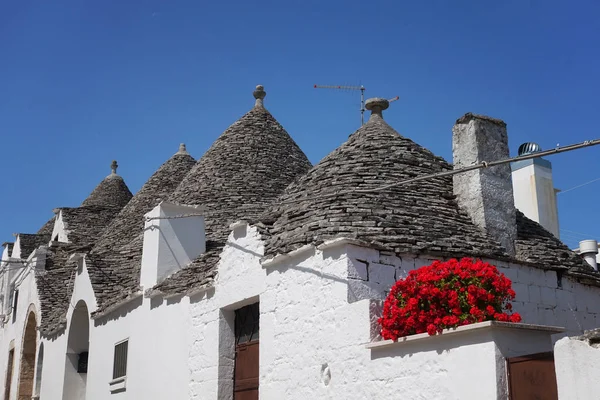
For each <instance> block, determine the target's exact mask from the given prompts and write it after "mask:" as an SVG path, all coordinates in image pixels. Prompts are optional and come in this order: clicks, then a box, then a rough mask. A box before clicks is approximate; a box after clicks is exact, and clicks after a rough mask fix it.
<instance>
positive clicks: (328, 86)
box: [314, 85, 400, 125]
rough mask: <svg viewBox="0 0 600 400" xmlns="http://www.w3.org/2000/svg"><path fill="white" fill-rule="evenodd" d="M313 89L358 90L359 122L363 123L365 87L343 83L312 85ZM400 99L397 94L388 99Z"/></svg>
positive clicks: (390, 100) (391, 100)
mask: <svg viewBox="0 0 600 400" xmlns="http://www.w3.org/2000/svg"><path fill="white" fill-rule="evenodd" d="M314 88H315V89H336V90H356V91H358V90H360V124H361V125H364V124H365V87H364V86H363V85H360V86H344V85H314ZM398 99H400V97H399V96H396V97H394V98H391V99H389V100H388V101H389V102H390V103H391V102H393V101H396V100H398Z"/></svg>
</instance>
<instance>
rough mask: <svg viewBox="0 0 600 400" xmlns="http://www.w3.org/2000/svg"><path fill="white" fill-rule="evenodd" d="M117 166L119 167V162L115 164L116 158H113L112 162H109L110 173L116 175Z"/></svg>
mask: <svg viewBox="0 0 600 400" xmlns="http://www.w3.org/2000/svg"><path fill="white" fill-rule="evenodd" d="M117 168H119V164H117V160H113V162H112V163H111V164H110V170H111V173H110V174H111V175H116V174H117Z"/></svg>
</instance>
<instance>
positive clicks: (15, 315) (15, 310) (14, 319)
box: [12, 290, 19, 324]
mask: <svg viewBox="0 0 600 400" xmlns="http://www.w3.org/2000/svg"><path fill="white" fill-rule="evenodd" d="M18 304H19V291H18V290H15V296H14V299H13V307H12V322H13V324H14V323H15V321H16V320H17V305H18Z"/></svg>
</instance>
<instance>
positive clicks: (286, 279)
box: [189, 227, 600, 399]
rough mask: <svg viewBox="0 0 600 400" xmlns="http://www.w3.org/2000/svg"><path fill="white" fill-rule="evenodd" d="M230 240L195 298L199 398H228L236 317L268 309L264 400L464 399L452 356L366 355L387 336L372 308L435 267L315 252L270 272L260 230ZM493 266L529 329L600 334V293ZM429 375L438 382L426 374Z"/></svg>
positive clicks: (193, 365)
mask: <svg viewBox="0 0 600 400" xmlns="http://www.w3.org/2000/svg"><path fill="white" fill-rule="evenodd" d="M229 241H230V243H229V244H228V245H227V246H226V248H225V250H224V252H223V255H222V258H221V262H220V264H219V275H218V278H217V282H216V286H215V289H214V290H211V291H210V292H208V293H206V294H205V295H203V296H199V297H198V298H196V299H192V304H191V307H190V311H191V314H192V325H193V335H194V337H193V345H192V348H191V351H190V370H191V374H192V375H191V376H192V382H191V385H190V395H189V397H190V398H193V399H203V398H217V396H219V398H228V397H227V396H229V395H230V393H231V390H232V389H231V384H232V381H231V377H232V375H233V361H232V358H233V354H232V353H231V349H232V348H233V343H232V329H233V310H235V309H237V308H239V307H241V306H243V305H245V304H250V303H253V302H255V301H259V300H260V318H261V319H260V395H261V398H265V399H271V398H286V399H295V398H298V399H300V398H305V397H307V396H311V397H314V398H332V399H333V398H373V396H377V397H381V396H392V397H393V396H394V395H395V394H396V393H398V391H399V390H401V391H404V390H409V389H410V387H413V388H414V389H410V390H413V396H416V397H412V398H425V397H419V395H418V393H426V394H427V396H428V397H426V398H460V395H458V394H457V393H458V392H456V391H454V389H451V388H452V387H454V386H453V385H454V384H455V383H456V381H457V379H458V378H456V377H454V378H451V379H447V378H448V376H447V374H446V372H445V371H446V370H447V367H446V366H445V364H444V363H445V362H446V361H444V360H446V358H445V357H446V356H444V355H443V354H440V352H429V353H428V352H427V351H425V350H423V349H421V350H423V351H425V353H426V354H424V355H423V358H421V356H419V357H412V356H409V355H407V356H400V357H380V358H377V357H373V355H372V353H371V352H370V351H368V350H366V349H365V348H364V345H365V344H366V343H368V342H369V341H371V340H372V339H373V338H374V337H375V336H376V332H377V329H378V326H377V323H376V317H374V316H373V310H372V302H371V301H369V300H367V299H383V298H385V296H386V295H387V293H388V292H389V289H390V287H391V285H392V284H393V283H394V282H395V281H396V279H398V278H399V277H403V276H405V275H406V274H407V271H408V270H410V269H414V268H418V267H420V266H422V265H427V264H430V263H431V261H432V260H433V259H425V258H420V257H415V256H411V255H406V256H404V257H396V256H393V255H391V254H385V253H380V252H379V251H376V250H373V249H366V248H362V247H357V246H353V245H348V244H346V245H341V246H338V247H331V248H328V249H322V250H319V249H315V248H310V247H307V248H306V250H305V251H303V252H299V253H297V254H296V255H295V256H293V257H288V258H287V259H286V258H284V259H282V261H281V262H280V263H279V264H277V265H274V266H271V267H267V268H264V267H262V266H261V264H260V262H259V259H260V257H261V256H262V254H263V245H262V242H261V241H260V239H259V237H258V233H257V232H256V230H255V228H253V227H247V228H238V230H237V231H235V232H234V233H232V234H231V235H230V237H229ZM492 263H494V264H495V265H497V266H498V267H499V268H500V269H501V271H502V272H503V273H505V274H506V275H507V276H508V277H509V278H510V279H511V280H512V281H513V282H514V288H515V290H516V292H517V300H516V302H515V309H516V311H518V312H520V313H521V314H522V316H523V319H524V322H525V323H529V324H542V325H554V326H565V327H566V328H568V329H569V331H570V332H577V333H581V331H582V330H583V329H589V328H592V327H595V326H596V323H597V322H596V313H597V311H596V309H595V308H594V307H595V305H596V304H600V301H599V300H600V290H598V289H596V288H593V287H587V286H585V285H580V284H578V283H576V282H573V281H571V280H570V279H569V278H567V277H562V279H561V281H560V286H559V280H558V277H557V275H556V273H555V272H552V271H542V270H539V269H534V268H530V267H527V266H523V265H517V264H510V265H509V264H507V263H501V262H493V261H492ZM575 298H576V299H577V300H575ZM592 303H593V304H594V305H592ZM472 345H473V346H474V345H475V344H473V343H471V344H469V343H463V344H462V345H460V346H455V347H453V348H455V349H460V353H461V354H465V355H467V354H470V353H469V351H470V350H469V351H467V350H466V348H471V347H470V346H472ZM449 346H450V347H452V345H449ZM463 346H466V348H465V349H463ZM463 350H464V353H463ZM474 351H483V350H482V349H476V350H474ZM416 352H417V351H415V353H416ZM457 357H458V356H457ZM466 357H467V358H465V360H468V359H469V357H471V356H466ZM451 359H452V357H450V358H448V360H451ZM427 360H429V361H427ZM452 362H453V363H454V362H457V361H456V359H454V360H453V361H452ZM466 364H468V362H467V361H465V364H464V365H466ZM390 371H393V372H390ZM423 371H428V373H427V374H425V375H420V374H422V373H423ZM445 374H446V375H445ZM417 376H435V377H436V379H440V380H442V381H444V382H446V383H441V384H440V386H439V387H437V389H435V391H434V392H432V391H431V390H429V389H427V388H428V387H430V381H429V380H427V381H423V382H421V383H419V384H417V385H416V387H415V383H414V381H415V379H416V377H417ZM408 382H410V385H409V384H408ZM432 390H433V389H432ZM386 391H389V393H388V392H386ZM407 393H408V392H407ZM444 396H447V397H444ZM408 398H410V396H409V397H408ZM482 398H483V397H482Z"/></svg>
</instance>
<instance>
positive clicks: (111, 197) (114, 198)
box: [81, 161, 133, 209]
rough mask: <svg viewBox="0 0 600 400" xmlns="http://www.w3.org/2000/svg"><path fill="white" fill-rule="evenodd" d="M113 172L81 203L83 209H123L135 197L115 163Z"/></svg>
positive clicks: (114, 162)
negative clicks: (90, 207)
mask: <svg viewBox="0 0 600 400" xmlns="http://www.w3.org/2000/svg"><path fill="white" fill-rule="evenodd" d="M111 168H112V172H111V174H110V175H108V176H107V177H106V178H104V179H103V180H102V182H100V183H99V184H98V186H96V188H95V189H94V190H93V191H92V193H90V195H89V196H88V197H87V199H85V200H84V201H83V203H81V206H82V207H87V206H96V207H116V208H119V209H121V208H123V207H124V206H125V205H126V204H127V203H128V202H129V200H130V199H131V197H132V196H133V195H132V194H131V192H130V191H129V188H128V187H127V185H126V184H125V181H124V180H123V178H122V177H121V176H119V175H117V163H116V161H113V164H112V165H111Z"/></svg>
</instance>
